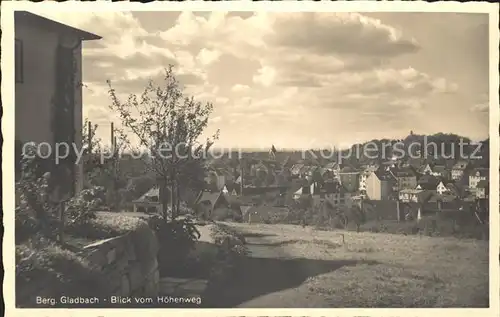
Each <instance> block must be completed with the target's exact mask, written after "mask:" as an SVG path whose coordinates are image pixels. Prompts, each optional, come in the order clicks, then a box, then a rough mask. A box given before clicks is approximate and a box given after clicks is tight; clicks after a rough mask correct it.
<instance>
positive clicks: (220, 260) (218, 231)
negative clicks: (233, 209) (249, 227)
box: [209, 224, 249, 289]
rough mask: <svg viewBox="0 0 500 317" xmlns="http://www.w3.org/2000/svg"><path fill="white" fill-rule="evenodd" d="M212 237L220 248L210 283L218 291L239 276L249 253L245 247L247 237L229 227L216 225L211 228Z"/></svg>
mask: <svg viewBox="0 0 500 317" xmlns="http://www.w3.org/2000/svg"><path fill="white" fill-rule="evenodd" d="M210 235H211V237H212V238H213V239H214V241H215V244H216V245H217V247H218V252H217V257H216V263H215V264H214V265H213V266H212V271H211V275H210V279H209V283H210V287H214V288H216V289H217V288H218V287H224V285H226V283H227V282H228V281H231V280H232V279H234V278H236V277H237V276H239V274H238V273H239V270H240V267H241V261H242V260H243V259H244V258H245V257H246V256H247V255H248V253H249V251H248V248H247V247H246V245H245V244H246V241H245V237H244V236H243V235H242V234H240V233H238V232H237V231H235V230H233V229H231V228H230V227H229V226H227V225H223V224H216V225H215V226H213V227H212V228H211V233H210Z"/></svg>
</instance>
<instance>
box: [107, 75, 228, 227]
mask: <svg viewBox="0 0 500 317" xmlns="http://www.w3.org/2000/svg"><path fill="white" fill-rule="evenodd" d="M108 85H109V94H110V97H111V101H112V103H111V105H110V108H111V109H112V110H113V111H116V112H117V113H118V114H119V116H120V118H121V123H122V126H123V127H124V128H125V129H127V130H129V131H130V132H131V133H132V134H133V135H134V136H135V137H136V138H137V139H138V140H139V143H140V146H141V147H142V148H145V149H148V150H149V151H150V153H151V156H152V159H151V160H150V162H149V164H148V167H149V169H151V170H152V171H153V172H154V173H155V175H156V178H157V181H158V182H159V186H160V201H161V202H162V203H163V216H164V219H167V218H169V210H168V209H169V208H168V204H170V216H171V218H172V219H175V218H176V217H177V216H178V214H179V212H178V206H179V197H180V192H181V190H183V189H185V188H187V187H193V186H194V187H200V186H201V184H203V182H204V179H203V178H204V173H202V171H203V167H202V164H203V159H204V158H206V155H207V152H208V150H209V148H210V146H211V145H212V144H213V142H214V140H215V139H217V138H218V131H217V133H216V134H215V135H213V136H212V137H211V138H208V139H207V140H206V142H205V143H204V144H202V143H199V141H198V139H199V138H200V136H201V135H202V133H203V131H204V130H205V128H206V126H207V124H208V119H209V116H210V114H211V113H212V110H213V105H212V104H211V103H206V104H202V103H201V102H198V101H195V100H194V98H192V97H191V98H189V97H186V96H185V95H184V91H183V88H182V87H181V85H180V83H179V82H178V80H177V79H176V77H175V74H174V71H173V66H172V65H170V66H169V67H168V68H166V69H165V77H164V81H163V83H162V84H155V83H154V82H153V81H150V82H149V84H148V85H147V86H146V88H145V89H144V91H143V93H142V94H141V95H140V96H137V95H134V94H132V95H130V96H129V98H128V100H127V101H125V102H121V101H120V100H119V98H118V96H117V94H116V92H115V89H114V88H113V87H112V84H111V82H110V81H108ZM167 194H168V195H169V196H170V197H166V196H167Z"/></svg>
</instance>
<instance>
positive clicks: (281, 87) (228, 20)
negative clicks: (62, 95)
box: [49, 11, 487, 138]
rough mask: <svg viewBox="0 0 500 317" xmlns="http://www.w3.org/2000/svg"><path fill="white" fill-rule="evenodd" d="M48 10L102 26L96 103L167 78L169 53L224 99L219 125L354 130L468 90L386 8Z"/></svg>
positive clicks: (191, 82) (200, 92)
mask: <svg viewBox="0 0 500 317" xmlns="http://www.w3.org/2000/svg"><path fill="white" fill-rule="evenodd" d="M398 14H399V13H398ZM401 14H402V13H401ZM49 17H52V18H55V20H58V21H61V22H63V23H66V24H69V25H73V26H75V27H80V28H82V29H85V30H87V31H90V32H94V33H97V34H99V35H101V36H103V39H102V40H99V41H93V42H88V43H85V46H84V78H83V81H84V82H85V83H87V84H88V85H89V89H88V91H96V92H97V93H95V94H89V93H88V91H87V90H85V91H87V95H86V96H85V98H86V99H87V100H88V101H89V102H90V104H93V105H98V104H99V100H104V99H103V96H105V95H106V93H105V92H106V85H105V81H106V80H107V79H110V80H111V81H112V83H113V87H114V88H116V90H117V91H118V92H119V93H121V94H128V93H140V92H141V91H142V90H143V89H144V87H145V85H146V84H147V82H148V81H149V80H150V79H152V80H154V81H155V82H157V83H160V82H161V80H162V78H163V74H164V73H163V71H164V67H166V66H167V65H169V64H172V65H174V66H175V70H176V72H177V74H178V76H177V77H178V79H179V81H180V82H181V83H182V84H183V85H184V87H185V88H186V93H187V94H188V95H193V96H194V97H195V98H197V99H198V100H200V101H207V102H213V103H214V106H215V113H214V116H213V117H212V118H211V120H210V124H211V125H217V126H218V125H224V124H228V123H231V122H232V123H233V124H234V126H239V127H242V126H243V125H244V124H243V123H245V122H248V119H253V118H255V119H256V118H258V119H259V121H263V122H269V123H271V122H275V123H276V124H277V125H278V124H281V126H282V127H285V126H287V127H289V129H290V130H289V133H292V134H293V133H299V132H297V131H299V130H300V128H299V127H298V126H302V127H303V130H308V129H310V127H311V126H315V127H316V126H320V127H325V128H324V131H325V132H324V133H326V134H328V133H329V132H327V129H332V130H334V129H337V130H338V131H344V130H345V131H351V132H352V134H353V135H354V130H356V129H359V128H360V127H368V126H370V127H373V126H374V124H375V123H376V122H383V123H384V125H385V126H387V127H388V126H391V127H392V129H393V130H394V129H399V128H401V129H403V127H404V126H408V125H409V124H410V123H411V124H413V122H417V121H418V120H420V119H419V118H420V115H418V114H419V113H424V112H429V111H433V109H437V108H436V105H439V103H438V102H440V101H442V100H444V99H439V98H450V99H449V100H458V99H459V98H460V97H457V96H458V95H457V94H455V93H456V92H457V91H458V89H459V87H458V83H460V85H462V82H460V79H461V78H460V76H450V74H445V73H440V70H436V71H434V69H432V68H427V69H425V68H424V70H425V71H422V68H423V67H424V66H422V65H426V64H425V63H423V62H422V58H424V57H420V58H421V60H420V63H414V62H413V59H412V56H419V54H420V56H421V55H422V54H423V55H424V56H425V58H429V59H432V58H433V57H432V56H431V55H432V54H428V55H426V54H425V53H423V51H424V50H425V49H427V43H430V41H429V40H427V39H426V46H425V47H422V48H421V47H420V44H419V43H418V41H417V40H416V39H415V38H413V36H417V38H418V39H419V40H420V39H421V38H419V37H418V32H417V33H416V32H415V28H402V29H399V28H397V27H395V26H393V25H391V23H388V22H387V21H390V20H387V19H385V18H383V16H382V17H381V18H380V19H377V18H372V17H368V16H366V15H365V14H361V13H312V12H310V13H299V12H286V13H283V12H282V13H278V12H239V13H238V12H203V13H196V12H187V11H185V12H168V13H165V12H147V13H146V12H142V13H135V12H133V13H130V12H96V13H92V14H81V13H74V14H69V15H67V14H62V15H61V14H58V13H54V14H52V16H50V15H49ZM379 17H380V15H379ZM162 19H163V20H164V19H167V20H166V21H165V23H159V22H158V21H160V20H162ZM163 20H162V21H163ZM403 20H404V19H401V21H403ZM403 22H404V21H403ZM397 24H398V25H400V26H404V24H405V23H397ZM462 24H463V23H462ZM446 27H447V24H442V25H441V28H446ZM464 28H465V27H464ZM439 30H440V28H438V29H437V31H436V32H439ZM432 35H433V34H432ZM450 41H451V40H450ZM429 45H430V44H429ZM433 45H434V44H433ZM409 65H410V66H409ZM443 69H444V68H443ZM464 77H466V76H464ZM450 79H454V80H458V83H455V82H451V81H450ZM464 86H465V85H464ZM99 98H100V99H99ZM453 98H455V99H453ZM447 100H448V99H447ZM471 100H475V99H471ZM475 101H476V102H477V105H475V106H474V107H471V108H470V111H473V112H485V111H487V105H486V106H485V105H484V104H485V103H483V102H482V101H483V100H482V99H481V100H475ZM103 104H104V102H103ZM470 104H471V103H468V104H467V105H466V106H464V109H468V108H469V105H470ZM486 104H487V103H486ZM91 108H92V107H91ZM89 109H90V108H89ZM466 112H468V113H469V115H470V112H469V111H468V110H466ZM89 115H90V112H89ZM94 116H97V113H96V112H95V113H94ZM476 117H481V116H476ZM422 120H423V119H422ZM333 122H334V123H333ZM292 123H293V126H292ZM287 124H289V125H287ZM268 126H269V127H271V126H273V125H271V124H269V125H263V126H262V127H261V130H262V131H261V132H262V133H264V131H266V129H267V127H268ZM292 127H293V128H292ZM327 127H328V128H327ZM353 127H357V128H354V130H353ZM349 129H350V130H349ZM259 131H260V130H259ZM287 131H288V130H287ZM391 131H392V130H391ZM257 132H258V131H257ZM257 132H256V134H255V136H254V137H257V136H256V135H258V133H260V132H258V133H257ZM268 132H269V131H268ZM222 133H224V131H223V130H222ZM228 133H231V132H228ZM380 133H383V132H380ZM330 134H331V133H330ZM330 134H329V135H330ZM304 138H305V137H304Z"/></svg>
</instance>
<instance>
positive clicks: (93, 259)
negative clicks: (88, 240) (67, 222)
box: [84, 225, 160, 296]
mask: <svg viewBox="0 0 500 317" xmlns="http://www.w3.org/2000/svg"><path fill="white" fill-rule="evenodd" d="M84 254H85V255H84V257H85V258H87V260H88V261H89V262H90V263H92V264H94V265H96V266H97V267H100V268H101V272H102V273H103V275H104V276H106V277H107V282H109V283H111V284H110V285H108V287H109V288H110V289H111V290H112V294H111V295H121V296H130V295H134V296H156V295H158V289H159V279H160V276H159V271H158V260H157V256H158V241H157V239H156V236H155V235H154V233H153V231H152V230H151V229H150V228H149V227H147V226H146V225H144V226H142V227H140V228H139V229H138V230H136V231H133V232H130V233H128V234H125V235H123V236H119V237H116V238H111V239H107V240H102V241H99V242H96V243H93V244H91V245H88V246H86V247H85V249H84Z"/></svg>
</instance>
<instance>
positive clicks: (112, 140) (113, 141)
mask: <svg viewBox="0 0 500 317" xmlns="http://www.w3.org/2000/svg"><path fill="white" fill-rule="evenodd" d="M110 143H111V151H112V153H113V155H112V156H111V178H112V180H111V197H112V204H113V209H114V208H116V200H117V199H116V138H115V126H114V123H113V122H111V131H110Z"/></svg>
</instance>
